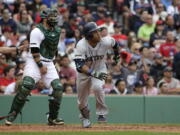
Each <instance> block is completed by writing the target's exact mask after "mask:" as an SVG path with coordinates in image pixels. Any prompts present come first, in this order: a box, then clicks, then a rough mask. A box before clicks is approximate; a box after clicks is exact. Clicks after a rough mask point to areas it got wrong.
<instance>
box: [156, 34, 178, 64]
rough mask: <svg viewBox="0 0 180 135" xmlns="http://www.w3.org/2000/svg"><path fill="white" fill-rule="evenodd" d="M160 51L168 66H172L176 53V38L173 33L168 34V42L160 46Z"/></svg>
mask: <svg viewBox="0 0 180 135" xmlns="http://www.w3.org/2000/svg"><path fill="white" fill-rule="evenodd" d="M159 51H160V53H161V55H162V56H163V59H164V60H166V61H167V64H169V65H171V64H172V60H173V57H174V54H175V53H176V45H175V37H174V33H173V32H172V31H168V32H167V33H166V42H165V43H164V44H161V45H160V48H159Z"/></svg>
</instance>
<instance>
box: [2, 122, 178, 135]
mask: <svg viewBox="0 0 180 135" xmlns="http://www.w3.org/2000/svg"><path fill="white" fill-rule="evenodd" d="M58 131H61V132H67V131H68V132H71V131H73V132H78V131H87V132H93V131H97V132H107V131H149V132H172V133H180V126H174V125H170V126H167V125H163V126H159V125H111V124H110V125H108V124H103V125H102V124H94V125H93V126H92V127H91V128H82V127H81V125H78V124H77V125H62V126H48V125H21V124H18V125H12V126H5V125H0V132H58Z"/></svg>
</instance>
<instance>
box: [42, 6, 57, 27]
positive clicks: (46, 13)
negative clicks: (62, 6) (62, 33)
mask: <svg viewBox="0 0 180 135" xmlns="http://www.w3.org/2000/svg"><path fill="white" fill-rule="evenodd" d="M57 15H58V12H57V10H56V9H50V8H46V9H44V10H43V11H41V13H40V16H41V18H42V19H44V18H46V19H47V24H48V25H49V26H51V27H54V26H55V25H56V24H57V22H58V20H57Z"/></svg>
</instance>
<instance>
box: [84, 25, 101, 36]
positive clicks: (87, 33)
mask: <svg viewBox="0 0 180 135" xmlns="http://www.w3.org/2000/svg"><path fill="white" fill-rule="evenodd" d="M96 30H99V28H98V26H97V24H96V23H95V22H89V23H87V24H86V25H85V26H84V29H83V33H84V36H85V38H86V39H91V38H92V32H94V31H96Z"/></svg>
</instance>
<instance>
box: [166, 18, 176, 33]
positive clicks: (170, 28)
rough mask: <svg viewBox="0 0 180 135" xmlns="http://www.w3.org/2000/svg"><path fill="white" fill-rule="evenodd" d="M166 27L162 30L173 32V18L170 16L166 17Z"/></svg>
mask: <svg viewBox="0 0 180 135" xmlns="http://www.w3.org/2000/svg"><path fill="white" fill-rule="evenodd" d="M165 22H166V26H165V28H164V30H165V32H167V31H175V22H174V17H173V16H172V15H168V16H167V17H166V20H165Z"/></svg>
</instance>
